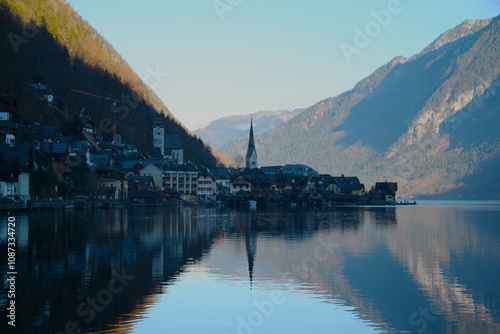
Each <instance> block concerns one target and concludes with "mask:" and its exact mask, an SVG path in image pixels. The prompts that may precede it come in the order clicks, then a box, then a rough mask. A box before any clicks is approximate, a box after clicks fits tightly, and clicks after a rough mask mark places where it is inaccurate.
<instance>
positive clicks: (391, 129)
mask: <svg viewBox="0 0 500 334" xmlns="http://www.w3.org/2000/svg"><path fill="white" fill-rule="evenodd" d="M256 148H257V153H258V156H259V164H260V165H276V164H285V163H305V164H308V165H310V166H311V167H313V168H315V169H317V170H318V171H319V172H322V173H330V174H340V173H344V174H354V175H358V176H359V177H360V178H361V179H362V180H363V181H364V182H365V183H366V184H367V186H369V185H371V184H373V183H374V182H376V181H384V180H395V181H397V182H398V183H399V194H400V195H403V196H418V195H420V196H422V195H426V196H433V197H434V198H435V197H439V198H469V199H485V198H490V199H491V198H495V199H499V198H500V174H499V173H498V170H499V169H500V18H499V17H495V18H492V19H488V20H477V21H471V20H467V21H465V22H463V23H462V24H460V25H459V26H457V27H455V28H453V29H451V30H450V31H447V32H445V33H444V34H442V35H441V36H439V38H437V39H436V40H435V41H434V42H433V43H431V44H430V45H429V46H428V47H427V48H425V49H424V50H423V51H422V52H421V53H419V54H417V55H415V56H413V57H411V58H409V59H407V58H404V57H396V58H394V59H393V60H391V61H390V62H389V63H387V64H386V65H383V66H381V67H380V68H379V69H377V70H376V71H375V72H374V73H373V74H371V75H370V76H368V77H367V78H365V79H364V80H362V81H360V82H359V83H358V84H357V85H356V86H355V87H354V88H353V89H352V90H350V91H347V92H345V93H343V94H340V95H339V96H336V97H332V98H327V99H325V100H323V101H320V102H318V103H316V104H315V105H313V106H311V107H310V108H308V109H307V110H305V111H303V112H302V113H301V114H299V115H298V116H297V117H295V118H294V119H292V120H290V121H289V122H287V123H285V124H282V125H280V126H278V127H276V128H274V129H272V130H271V131H268V132H266V133H263V134H261V135H258V136H256ZM221 151H222V152H224V153H226V154H228V155H229V156H230V157H233V158H235V157H237V156H238V155H241V154H242V153H244V152H245V141H244V140H243V141H239V142H238V141H236V142H232V143H229V144H228V145H226V146H225V147H224V148H222V149H221Z"/></svg>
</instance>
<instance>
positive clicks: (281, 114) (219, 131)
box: [194, 109, 305, 149]
mask: <svg viewBox="0 0 500 334" xmlns="http://www.w3.org/2000/svg"><path fill="white" fill-rule="evenodd" d="M304 110H305V109H295V110H292V111H289V110H276V111H258V112H255V113H253V114H250V115H235V116H227V117H223V118H219V119H216V120H215V121H213V122H211V123H210V124H209V125H208V126H207V127H205V128H203V129H198V130H196V131H194V133H195V134H196V135H198V136H199V137H200V138H201V139H202V140H203V141H204V142H205V143H207V144H208V145H210V146H211V147H213V148H215V149H219V148H221V147H223V146H224V145H226V144H227V143H229V142H231V141H233V140H238V139H243V138H247V137H248V129H249V128H250V118H251V119H253V125H254V132H255V133H256V134H259V133H264V132H266V131H269V130H271V129H273V128H275V127H277V126H278V125H281V124H283V123H285V122H288V121H289V120H291V119H293V118H294V117H295V116H297V115H298V114H299V113H301V112H302V111H304Z"/></svg>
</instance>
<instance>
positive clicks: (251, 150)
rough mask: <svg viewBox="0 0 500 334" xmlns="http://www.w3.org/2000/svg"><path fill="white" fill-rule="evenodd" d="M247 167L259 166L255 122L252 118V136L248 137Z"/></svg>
mask: <svg viewBox="0 0 500 334" xmlns="http://www.w3.org/2000/svg"><path fill="white" fill-rule="evenodd" d="M246 168H258V167H257V151H256V150H255V142H254V140H253V122H252V119H250V137H249V138H248V149H247V157H246Z"/></svg>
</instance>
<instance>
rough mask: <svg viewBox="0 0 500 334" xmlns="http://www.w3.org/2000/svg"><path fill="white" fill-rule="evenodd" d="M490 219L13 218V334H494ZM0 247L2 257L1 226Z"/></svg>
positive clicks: (455, 211) (344, 213) (356, 212)
mask: <svg viewBox="0 0 500 334" xmlns="http://www.w3.org/2000/svg"><path fill="white" fill-rule="evenodd" d="M499 212H500V206H499V205H498V203H489V204H488V205H487V206H478V205H477V203H476V204H475V205H472V204H470V205H466V206H457V205H435V204H433V203H430V204H427V205H425V204H424V205H423V206H420V205H419V206H417V207H404V208H389V207H383V208H362V207H354V208H348V207H346V208H336V209H334V210H330V211H225V210H222V211H221V210H216V209H214V208H193V207H189V208H181V209H180V210H167V209H135V210H128V211H127V210H123V211H76V212H74V213H61V212H57V213H37V214H32V215H29V216H20V217H17V221H18V227H17V230H18V231H17V233H18V234H17V237H18V256H17V271H18V276H17V287H18V293H17V294H16V304H17V305H18V309H17V315H18V318H17V327H16V329H17V331H18V332H53V333H59V332H65V331H68V330H67V329H68V326H69V328H70V329H82V331H83V332H120V333H123V332H136V333H142V332H153V333H156V332H165V331H173V332H184V333H186V332H187V333H189V332H194V331H199V330H202V329H203V332H214V333H225V332H227V333H234V332H237V331H238V329H240V330H241V332H245V330H246V332H249V330H252V331H253V330H256V327H252V326H253V324H257V320H259V321H260V320H262V321H261V322H260V323H258V324H259V326H258V330H259V332H261V333H276V332H278V331H279V330H285V329H286V332H288V333H302V332H303V331H304V330H307V331H308V332H311V333H321V332H328V333H329V332H332V331H334V330H337V331H338V330H340V331H342V330H346V331H350V332H352V331H354V330H355V331H356V332H357V331H367V332H374V331H375V332H402V331H406V332H415V333H419V332H420V333H422V332H450V333H470V332H475V333H491V332H500V327H499V326H500V325H499V321H500V304H499V302H500V288H499V286H498V284H496V282H498V281H499V279H500V266H499V264H500V258H499V257H500V243H499V240H500V239H499V237H500V226H498V224H497V223H498V222H497V219H498V218H497V217H498V213H499ZM3 219H5V218H3ZM0 235H1V237H0V249H1V250H2V253H3V254H5V253H6V237H5V236H6V235H7V234H6V227H5V224H1V225H0ZM0 263H1V267H2V268H1V269H2V270H3V271H4V272H6V263H5V261H4V260H2V261H1V262H0ZM5 287H6V286H5V285H4V286H3V287H2V290H1V291H0V304H1V306H2V311H1V312H0V316H2V317H5V312H4V310H5V306H6V302H7V296H6V290H5ZM273 293H275V295H273ZM277 293H283V296H282V297H281V298H282V299H283V300H285V299H286V301H285V302H283V303H282V304H280V303H277V302H276V303H275V302H273V300H274V299H273V297H272V296H275V297H276V296H278V295H277ZM276 300H277V301H279V300H281V299H279V298H278V297H276ZM259 303H261V304H262V305H267V306H268V307H269V308H268V309H271V306H272V309H273V312H272V314H270V315H269V316H267V314H266V312H264V311H262V312H261V313H258V312H259V308H258V307H256V306H255V305H261V304H259ZM266 303H267V304H266ZM264 310H266V309H265V308H264ZM252 312H253V313H252ZM256 312H257V313H256ZM259 314H260V317H261V318H262V319H261V318H259V317H258V316H259ZM252 316H254V317H253V318H252ZM252 321H254V322H253V323H252ZM68 324H70V325H68ZM201 324H203V328H201V327H200V326H201ZM197 326H198V327H197ZM245 326H246V327H245ZM7 329H9V328H8V327H5V326H4V323H2V333H4V332H5V333H6V330H7Z"/></svg>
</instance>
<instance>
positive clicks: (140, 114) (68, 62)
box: [0, 0, 219, 166]
mask: <svg viewBox="0 0 500 334" xmlns="http://www.w3.org/2000/svg"><path fill="white" fill-rule="evenodd" d="M0 21H1V22H2V24H1V25H0V36H2V38H0V95H10V96H14V97H15V99H16V104H17V110H16V111H17V114H18V117H19V122H20V123H23V124H33V123H35V122H40V123H43V124H50V125H59V126H63V127H64V129H65V130H66V132H67V133H66V134H67V135H74V136H78V131H76V130H75V129H76V128H78V127H77V126H76V123H78V115H79V114H80V112H81V110H82V109H85V110H86V112H88V113H89V114H90V116H91V117H92V119H93V120H94V121H95V124H96V126H98V127H99V129H100V130H101V131H103V132H104V133H106V132H109V129H110V123H111V122H110V121H112V120H116V123H117V124H116V127H117V132H118V133H119V134H121V135H122V138H123V139H124V140H125V141H126V142H128V143H133V144H137V146H138V147H139V148H141V149H149V148H151V147H152V139H151V138H152V135H151V134H150V132H151V131H152V130H151V124H152V122H153V120H154V119H155V118H156V117H160V116H161V117H163V118H164V119H165V123H166V127H167V131H168V133H169V134H177V135H179V136H180V137H181V140H182V143H183V146H184V156H185V159H186V160H191V161H193V162H196V163H202V164H205V165H208V166H212V165H216V164H218V163H219V161H218V158H216V157H215V156H214V155H216V154H217V152H215V151H212V150H211V149H210V148H209V147H208V146H206V145H205V144H204V143H203V142H202V141H201V140H200V139H199V138H196V137H195V136H194V135H193V134H191V133H190V132H189V131H187V130H186V129H185V128H184V127H183V126H182V125H181V124H180V123H179V122H178V121H177V120H176V119H175V118H174V117H173V115H172V114H171V113H170V112H169V110H168V109H167V107H166V106H165V105H164V104H163V102H162V101H161V100H160V99H159V98H158V97H157V96H156V95H155V94H154V93H153V91H152V90H151V89H150V88H149V87H148V86H147V85H146V84H145V83H144V82H143V81H142V80H141V79H140V78H139V77H138V76H137V74H136V73H135V72H134V71H133V70H132V69H131V68H130V66H129V65H128V64H127V63H126V62H125V61H124V60H123V59H122V58H121V56H120V55H119V54H118V53H117V52H116V51H115V50H114V49H113V47H112V46H111V45H110V44H109V43H108V42H106V41H105V40H104V38H103V37H101V36H100V35H99V34H98V33H97V32H96V31H95V30H94V29H93V28H92V27H91V26H90V25H89V24H88V23H87V22H86V21H84V20H83V19H82V18H81V17H80V15H78V13H76V11H75V10H73V8H72V7H71V6H70V5H69V4H68V3H67V2H66V1H63V0H46V1H22V0H2V1H1V2H0ZM34 84H35V85H38V84H41V85H40V86H37V87H44V88H50V90H51V93H52V94H53V96H54V100H53V101H52V103H47V101H43V100H41V99H40V94H37V91H36V90H35V89H34V88H33V87H34V86H30V85H34ZM38 93H39V92H38Z"/></svg>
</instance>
